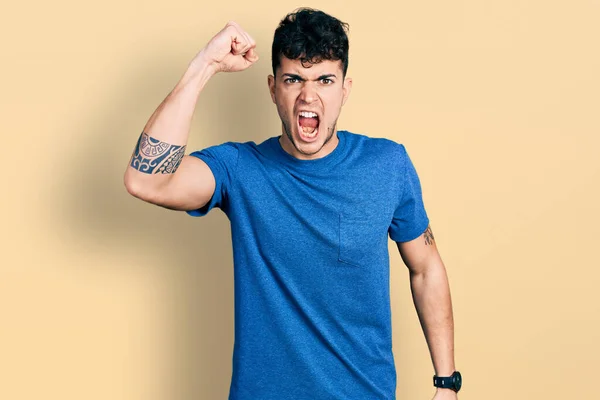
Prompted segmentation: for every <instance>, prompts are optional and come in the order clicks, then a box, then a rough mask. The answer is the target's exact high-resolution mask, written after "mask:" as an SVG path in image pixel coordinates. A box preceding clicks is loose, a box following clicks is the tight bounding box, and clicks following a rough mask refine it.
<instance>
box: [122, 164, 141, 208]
mask: <svg viewBox="0 0 600 400" xmlns="http://www.w3.org/2000/svg"><path fill="white" fill-rule="evenodd" d="M123 185H124V186H125V190H127V193H129V194H130V195H132V196H133V197H136V198H138V199H141V200H145V195H144V192H145V190H144V185H143V184H142V182H141V181H140V179H136V177H135V174H134V170H132V168H131V167H127V171H126V172H125V176H124V177H123Z"/></svg>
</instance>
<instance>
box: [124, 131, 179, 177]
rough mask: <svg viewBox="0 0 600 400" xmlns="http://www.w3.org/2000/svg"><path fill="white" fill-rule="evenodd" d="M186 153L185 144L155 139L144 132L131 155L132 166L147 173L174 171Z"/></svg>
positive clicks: (169, 172) (170, 172)
mask: <svg viewBox="0 0 600 400" xmlns="http://www.w3.org/2000/svg"><path fill="white" fill-rule="evenodd" d="M184 154H185V146H176V145H172V144H169V143H165V142H161V141H160V140H158V139H154V138H152V137H150V136H148V134H147V133H146V132H142V134H141V135H140V138H139V140H138V142H137V145H136V146H135V150H134V151H133V155H132V156H131V164H130V165H131V166H132V167H133V168H135V169H137V170H138V171H140V172H144V173H146V174H172V173H174V172H175V171H176V170H177V168H178V167H179V164H180V163H181V160H182V159H183V155H184Z"/></svg>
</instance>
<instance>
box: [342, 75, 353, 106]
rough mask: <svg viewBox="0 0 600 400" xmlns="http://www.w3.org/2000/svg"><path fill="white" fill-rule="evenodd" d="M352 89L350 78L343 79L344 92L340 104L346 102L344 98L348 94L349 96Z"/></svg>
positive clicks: (346, 97)
mask: <svg viewBox="0 0 600 400" xmlns="http://www.w3.org/2000/svg"><path fill="white" fill-rule="evenodd" d="M351 90H352V78H346V79H344V86H343V88H342V91H343V92H344V98H343V99H342V105H344V104H346V100H347V99H348V96H350V91H351Z"/></svg>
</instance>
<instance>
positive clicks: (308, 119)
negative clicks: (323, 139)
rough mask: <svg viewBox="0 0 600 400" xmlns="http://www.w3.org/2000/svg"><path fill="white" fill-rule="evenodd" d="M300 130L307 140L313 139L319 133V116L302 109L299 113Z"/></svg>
mask: <svg viewBox="0 0 600 400" xmlns="http://www.w3.org/2000/svg"><path fill="white" fill-rule="evenodd" d="M298 132H300V137H301V138H302V139H303V140H305V141H312V139H315V138H316V137H317V134H318V133H319V116H318V115H317V113H314V112H310V111H301V112H300V113H299V114H298Z"/></svg>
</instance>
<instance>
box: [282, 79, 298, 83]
mask: <svg viewBox="0 0 600 400" xmlns="http://www.w3.org/2000/svg"><path fill="white" fill-rule="evenodd" d="M283 81H284V82H285V83H294V82H291V81H296V82H297V81H298V78H287V79H284V80H283Z"/></svg>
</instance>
